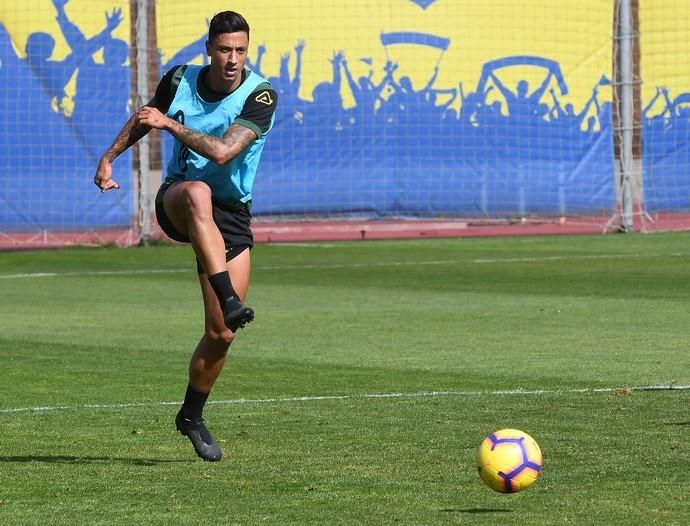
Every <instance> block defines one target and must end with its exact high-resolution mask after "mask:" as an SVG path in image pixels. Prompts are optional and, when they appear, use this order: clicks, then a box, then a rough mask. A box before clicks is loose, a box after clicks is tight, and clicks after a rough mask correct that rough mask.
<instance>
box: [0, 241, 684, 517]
mask: <svg viewBox="0 0 690 526" xmlns="http://www.w3.org/2000/svg"><path fill="white" fill-rule="evenodd" d="M689 276H690V234H688V233H680V234H654V235H651V234H650V235H605V236H592V237H588V236H582V237H538V238H504V239H500V238H494V239H453V240H414V241H386V242H356V243H342V244H330V245H325V244H314V245H299V246H279V245H273V246H271V245H261V246H257V247H256V248H255V250H254V252H253V276H252V287H251V289H250V297H249V299H248V302H247V303H248V304H249V305H251V306H252V307H254V309H255V310H256V312H257V319H256V321H255V322H254V323H252V324H251V325H250V326H249V327H248V328H247V329H245V330H244V331H243V332H242V333H241V334H240V336H239V337H238V339H237V341H236V342H235V344H234V345H233V349H232V353H231V357H230V359H229V360H228V364H227V366H226V369H225V370H224V372H223V375H222V376H221V378H220V380H219V382H218V384H217V386H216V389H215V390H214V392H213V393H212V397H211V401H210V404H209V405H208V406H207V409H206V412H205V417H206V420H207V422H208V423H209V426H210V428H211V430H212V431H213V432H214V434H215V435H216V437H217V438H218V439H219V441H220V442H221V446H222V447H223V449H224V452H225V455H226V458H225V459H224V460H223V461H222V462H220V463H215V464H212V463H204V462H202V461H201V460H199V459H198V458H197V457H196V456H195V454H194V452H193V450H192V448H191V445H190V444H189V443H188V441H187V439H186V438H184V437H181V436H180V435H179V434H177V433H176V432H175V431H174V427H173V418H174V415H175V413H176V411H177V408H178V405H179V402H180V400H181V398H182V396H183V394H184V389H185V387H186V381H187V378H186V370H187V363H188V358H189V355H190V353H191V350H192V349H193V347H194V345H195V344H196V342H197V340H198V338H199V336H200V334H201V332H200V331H201V328H202V313H201V309H200V298H199V292H198V286H197V283H196V276H195V272H194V263H193V255H192V253H191V249H189V248H188V247H171V246H161V247H152V248H147V249H114V248H100V249H65V250H59V251H47V252H40V251H37V252H13V253H0V298H2V302H1V304H0V356H1V357H2V398H0V430H1V432H0V433H1V434H0V524H2V525H14V524H17V525H31V524H36V525H42V526H43V525H47V524H51V525H52V524H65V525H74V524H85V525H95V524H104V525H110V524H127V525H131V524H161V525H168V524H171V525H184V524H241V525H245V524H246V525H254V524H271V525H293V524H294V525H302V524H304V525H306V524H312V525H336V524H343V525H345V524H347V525H387V524H400V525H431V524H473V525H474V524H481V525H483V524H520V525H524V524H530V525H543V524H553V525H563V524H574V525H612V524H625V525H637V524H640V525H648V524H674V525H675V524H677V525H687V524H690V496H689V491H688V489H689V488H690V470H689V469H688V466H690V391H689V390H688V384H690V352H689V351H688V346H689V338H688V331H689V327H690V309H689V306H690V279H688V277H689ZM659 386H673V387H674V388H673V389H670V388H665V389H662V388H652V387H659ZM504 427H515V428H518V429H522V430H524V431H526V432H528V433H530V434H531V435H532V436H533V437H534V438H535V439H536V440H537V441H538V442H539V444H540V445H541V448H542V451H543V453H544V461H545V465H544V471H543V473H542V476H541V477H540V479H539V480H538V481H537V483H536V484H535V486H533V487H532V488H530V489H529V490H527V491H525V492H522V493H518V494H514V495H502V494H498V493H494V492H492V491H491V490H489V489H488V488H487V487H486V486H484V485H483V484H482V482H481V481H480V479H479V477H478V475H477V472H476V469H475V466H474V455H475V451H476V448H477V446H478V445H479V444H480V442H481V441H482V439H483V438H484V436H485V435H487V434H488V433H490V432H492V431H494V430H496V429H500V428H504Z"/></svg>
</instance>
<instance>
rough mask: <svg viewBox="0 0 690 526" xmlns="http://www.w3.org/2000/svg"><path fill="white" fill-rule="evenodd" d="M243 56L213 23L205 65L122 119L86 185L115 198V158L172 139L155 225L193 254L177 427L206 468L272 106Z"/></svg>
mask: <svg viewBox="0 0 690 526" xmlns="http://www.w3.org/2000/svg"><path fill="white" fill-rule="evenodd" d="M248 47H249V25H248V23H247V21H246V20H245V19H244V17H242V15H240V14H238V13H235V12H233V11H224V12H221V13H218V14H217V15H215V16H214V17H213V19H212V20H211V23H210V24H209V29H208V41H207V42H206V53H207V54H208V56H209V59H210V60H209V65H208V66H194V65H183V66H175V67H173V68H172V69H170V70H169V71H168V72H167V73H166V74H165V75H164V76H163V78H162V79H161V81H160V83H159V84H158V87H157V89H156V93H155V95H154V97H153V99H152V100H151V101H150V102H149V103H148V104H147V105H145V106H143V107H141V108H139V109H138V110H137V111H136V113H135V114H134V115H132V116H131V117H130V119H129V120H128V121H127V123H126V124H125V125H124V127H123V128H122V130H121V131H120V133H119V134H118V135H117V137H116V139H115V141H114V142H113V144H112V146H111V147H110V148H109V149H108V150H107V151H106V152H105V154H103V156H102V157H101V159H100V162H99V165H98V169H97V171H96V175H95V177H94V182H95V183H96V185H97V186H98V187H99V188H100V189H101V191H102V192H106V191H109V190H112V189H116V188H119V185H118V183H117V182H116V181H115V180H114V179H113V178H112V163H113V161H114V160H115V158H116V157H117V156H118V155H120V154H121V153H122V152H124V151H125V150H126V149H127V148H129V147H130V146H132V145H133V144H135V143H136V142H137V141H138V140H139V139H141V138H142V137H143V136H144V135H146V134H147V133H148V132H149V131H150V130H151V129H152V128H156V129H158V130H164V131H166V132H168V133H170V134H171V135H172V136H173V137H174V149H173V151H172V155H171V158H170V161H169V163H168V166H167V172H166V177H165V180H164V182H163V184H162V185H161V187H160V189H159V191H158V194H157V195H156V217H157V219H158V223H159V225H160V227H161V228H162V229H163V231H164V232H165V233H166V234H167V235H168V236H169V237H170V238H172V239H174V240H176V241H181V242H187V243H190V244H191V246H192V248H193V249H194V253H195V255H196V259H197V271H198V274H199V284H200V286H201V293H202V297H203V302H204V313H205V331H204V335H203V336H202V337H201V340H200V341H199V343H198V345H197V347H196V349H195V351H194V353H193V355H192V358H191V361H190V364H189V383H188V386H187V391H186V394H185V398H184V402H183V404H182V407H181V409H180V411H179V412H178V413H177V416H176V417H175V425H176V427H177V430H178V431H179V432H180V433H181V434H182V435H185V436H187V437H188V438H189V440H190V441H191V442H192V445H193V446H194V449H195V450H196V452H197V454H198V455H199V457H201V458H202V459H204V460H208V461H218V460H220V459H221V458H222V451H221V449H220V447H219V445H218V443H217V442H216V440H215V439H214V438H213V436H212V435H211V433H210V432H209V430H208V429H207V428H206V425H205V423H204V420H203V419H202V411H203V408H204V405H205V403H206V400H207V398H208V396H209V393H210V391H211V388H212V387H213V385H214V383H215V381H216V379H217V378H218V375H219V374H220V372H221V370H222V368H223V365H224V363H225V358H226V356H227V352H228V348H229V346H230V344H231V343H232V341H233V340H234V338H235V333H236V332H237V331H238V329H240V328H242V327H244V326H245V325H246V324H247V323H249V322H250V321H252V319H253V318H254V311H253V310H252V309H251V308H250V307H248V306H246V305H244V304H243V303H242V302H243V301H244V298H245V295H246V293H247V289H248V286H249V273H250V249H251V247H252V246H253V237H252V232H251V229H250V220H251V213H250V206H251V199H252V184H253V182H254V177H255V174H256V169H257V164H258V162H259V158H260V156H261V152H262V150H263V147H264V142H265V140H266V135H267V134H268V132H269V131H270V129H271V127H272V125H273V121H274V112H275V108H276V103H277V95H276V92H275V91H274V90H273V89H272V87H271V85H270V84H269V83H268V82H267V81H266V80H265V79H263V78H262V77H260V76H259V75H257V74H256V73H255V72H253V71H251V70H250V69H248V68H246V67H245V61H246V60H247V50H248Z"/></svg>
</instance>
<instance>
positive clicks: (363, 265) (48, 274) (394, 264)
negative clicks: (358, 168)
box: [0, 253, 690, 279]
mask: <svg viewBox="0 0 690 526" xmlns="http://www.w3.org/2000/svg"><path fill="white" fill-rule="evenodd" d="M689 256H690V254H681V253H673V254H593V255H583V256H574V255H565V256H543V257H522V258H495V259H486V258H484V259H468V260H462V259H452V260H451V259H445V260H444V259H441V260H432V261H390V262H385V263H335V264H324V265H260V264H259V265H254V269H255V270H301V269H304V270H319V269H338V268H372V267H415V266H425V265H456V264H459V263H464V264H476V265H486V264H500V263H540V262H545V261H568V260H592V259H616V258H625V259H629V258H636V257H639V258H660V257H673V258H678V257H689ZM190 269H191V267H189V268H171V269H131V270H98V271H91V272H27V273H21V274H4V275H2V274H0V279H25V278H61V277H79V276H123V275H124V276H126V275H128V274H177V273H180V272H191V270H190Z"/></svg>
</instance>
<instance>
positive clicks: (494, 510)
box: [441, 508, 513, 515]
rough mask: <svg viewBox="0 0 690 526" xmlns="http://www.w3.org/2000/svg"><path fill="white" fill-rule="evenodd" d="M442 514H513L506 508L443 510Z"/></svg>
mask: <svg viewBox="0 0 690 526" xmlns="http://www.w3.org/2000/svg"><path fill="white" fill-rule="evenodd" d="M441 511H442V512H444V513H469V514H472V515H481V514H487V515H488V514H490V513H513V510H509V509H506V508H465V509H462V508H443V509H442V510H441Z"/></svg>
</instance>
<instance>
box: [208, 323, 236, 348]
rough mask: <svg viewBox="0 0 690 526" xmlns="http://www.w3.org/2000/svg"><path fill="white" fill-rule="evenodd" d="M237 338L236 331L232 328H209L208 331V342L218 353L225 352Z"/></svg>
mask: <svg viewBox="0 0 690 526" xmlns="http://www.w3.org/2000/svg"><path fill="white" fill-rule="evenodd" d="M234 339H235V333H233V332H232V331H231V330H230V329H227V328H225V329H223V330H220V331H218V330H214V329H208V330H207V331H206V342H207V343H208V345H209V347H210V348H211V349H213V350H214V351H215V352H217V353H225V352H227V350H228V347H230V344H231V343H232V341H233V340H234Z"/></svg>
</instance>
